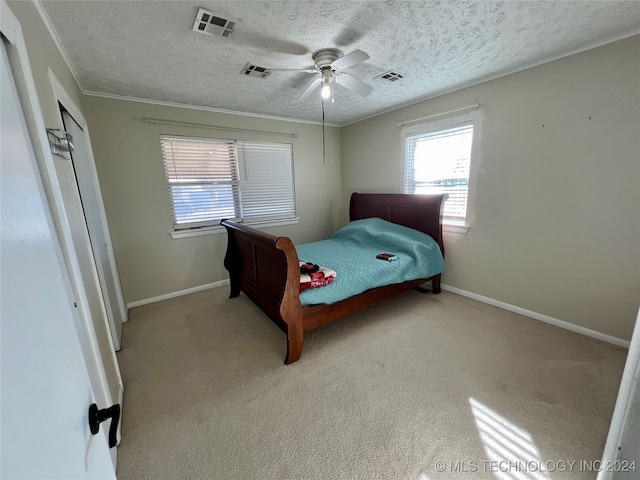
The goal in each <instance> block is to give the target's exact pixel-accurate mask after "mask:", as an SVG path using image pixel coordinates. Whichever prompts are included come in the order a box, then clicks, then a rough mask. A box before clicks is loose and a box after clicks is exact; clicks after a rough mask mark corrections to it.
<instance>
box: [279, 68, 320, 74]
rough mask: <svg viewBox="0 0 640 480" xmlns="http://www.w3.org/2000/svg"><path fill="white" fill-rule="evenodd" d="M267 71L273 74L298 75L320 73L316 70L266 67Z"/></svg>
mask: <svg viewBox="0 0 640 480" xmlns="http://www.w3.org/2000/svg"><path fill="white" fill-rule="evenodd" d="M266 68H267V70H271V71H272V72H298V73H318V70H316V69H315V68H271V67H266Z"/></svg>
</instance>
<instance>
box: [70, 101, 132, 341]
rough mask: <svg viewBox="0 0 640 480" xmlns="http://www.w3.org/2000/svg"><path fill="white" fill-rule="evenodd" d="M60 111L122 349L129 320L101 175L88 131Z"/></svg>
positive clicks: (112, 322) (108, 307) (112, 324)
mask: <svg viewBox="0 0 640 480" xmlns="http://www.w3.org/2000/svg"><path fill="white" fill-rule="evenodd" d="M61 113H62V120H63V122H64V127H65V130H66V131H67V132H69V133H70V134H71V136H72V137H73V144H74V146H75V150H74V151H73V152H72V153H71V161H72V165H71V167H72V169H73V172H74V174H75V180H76V188H77V190H78V193H79V195H80V200H81V202H82V208H83V213H84V218H85V222H86V226H87V231H88V233H89V238H90V241H91V248H92V250H93V257H94V261H95V266H96V270H97V273H98V278H99V280H100V289H101V291H102V297H103V299H104V305H105V308H106V311H107V312H106V313H107V317H108V320H109V326H110V327H111V328H110V330H111V337H112V340H113V344H114V347H115V349H116V350H120V341H121V338H122V323H123V322H124V321H126V308H125V307H124V300H123V295H122V290H121V286H120V278H119V275H118V270H117V266H116V263H115V256H113V255H110V253H111V249H112V247H111V237H110V235H109V232H108V229H107V228H106V217H105V215H104V208H103V206H102V203H101V201H100V198H101V193H100V190H99V188H100V187H99V186H98V185H99V184H98V178H97V174H96V172H95V171H94V169H92V168H91V167H92V166H93V165H92V162H91V160H90V158H91V156H90V149H89V147H88V145H87V140H86V138H87V137H86V135H85V132H84V131H83V129H82V128H81V127H80V125H79V124H78V122H76V120H75V119H74V118H73V117H72V116H71V114H70V113H69V112H68V111H66V110H63V111H62V112H61ZM103 222H104V223H103Z"/></svg>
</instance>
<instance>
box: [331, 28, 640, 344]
mask: <svg viewBox="0 0 640 480" xmlns="http://www.w3.org/2000/svg"><path fill="white" fill-rule="evenodd" d="M639 86H640V36H636V37H633V38H630V39H626V40H623V41H620V42H616V43H613V44H610V45H607V46H604V47H600V48H597V49H593V50H590V51H587V52H584V53H581V54H577V55H573V56H570V57H567V58H564V59H561V60H558V61H555V62H552V63H548V64H545V65H542V66H539V67H535V68H531V69H529V70H526V71H522V72H519V73H516V74H513V75H509V76H507V77H503V78H500V79H497V80H493V81H489V82H486V83H483V84H480V85H477V86H474V87H471V88H467V89H464V90H461V91H458V92H455V93H451V94H448V95H445V96H441V97H439V98H436V99H433V100H429V101H425V102H422V103H419V104H416V105H412V106H409V107H406V108H402V109H399V110H396V111H393V112H390V113H387V114H384V115H381V116H378V117H375V118H371V119H368V120H365V121H362V122H359V123H356V124H353V125H349V126H347V127H344V128H343V129H342V132H341V133H342V183H343V207H344V208H346V199H347V198H348V195H350V193H351V192H353V191H359V192H376V191H381V192H401V191H402V188H403V186H402V179H403V159H402V151H403V150H402V144H403V138H402V135H401V128H400V127H398V126H397V122H398V121H403V120H407V119H412V118H418V117H422V116H426V115H429V114H431V113H437V112H440V111H446V110H448V109H452V108H456V107H458V106H462V105H467V104H471V103H474V102H476V101H479V102H480V103H481V104H482V109H483V114H484V124H483V139H482V144H481V152H482V154H481V163H480V173H479V176H478V178H477V184H476V198H475V199H473V202H474V207H475V211H476V215H475V224H474V225H473V226H472V227H471V229H470V230H469V232H468V233H467V234H447V235H446V236H445V246H446V252H447V259H446V260H447V271H446V272H445V274H444V278H443V281H444V283H446V284H448V285H451V286H453V287H457V288H459V289H462V290H466V291H469V292H473V293H476V294H479V295H483V296H485V297H489V298H492V299H495V300H499V301H502V302H505V303H507V304H511V305H515V306H518V307H521V308H524V309H527V310H531V311H533V312H537V313H540V314H543V315H547V316H550V317H554V318H556V319H559V320H562V321H566V322H570V323H573V324H575V325H579V326H582V327H585V328H588V329H592V330H596V331H598V332H602V333H605V334H607V335H612V336H614V337H618V338H622V339H625V340H629V339H630V338H631V332H632V329H633V324H634V319H635V313H636V312H637V309H638V303H639V301H640V88H639ZM345 217H346V211H343V213H342V217H341V218H343V219H344V218H345Z"/></svg>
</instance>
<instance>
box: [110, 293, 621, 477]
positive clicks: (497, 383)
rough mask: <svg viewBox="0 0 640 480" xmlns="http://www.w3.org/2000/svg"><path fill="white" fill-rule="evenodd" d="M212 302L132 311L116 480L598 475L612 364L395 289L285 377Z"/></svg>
mask: <svg viewBox="0 0 640 480" xmlns="http://www.w3.org/2000/svg"><path fill="white" fill-rule="evenodd" d="M227 296H228V289H227V288H218V289H214V290H207V291H204V292H200V293H196V294H193V295H189V296H184V297H180V298H176V299H172V300H167V301H164V302H160V303H156V304H152V305H146V306H143V307H138V308H135V309H133V310H132V311H131V312H130V320H129V322H128V323H127V324H126V325H125V327H124V334H123V349H122V351H121V352H119V353H118V359H119V362H120V367H121V370H122V376H123V380H124V385H125V400H124V413H123V414H124V423H123V432H122V433H123V440H122V443H121V445H120V447H119V450H118V455H119V459H118V478H120V479H121V480H128V479H323V480H328V479H349V480H351V479H367V480H373V479H385V480H386V479H410V480H426V479H431V480H435V479H441V478H447V479H448V478H461V479H466V480H471V479H476V478H523V479H529V478H531V479H534V478H540V479H548V478H552V479H556V478H562V479H564V478H571V479H572V478H590V479H592V478H595V476H596V473H594V472H593V471H589V466H590V464H589V463H588V462H592V461H595V460H598V459H600V457H601V455H602V449H603V447H604V442H605V439H606V435H607V430H608V425H609V421H610V418H611V414H612V411H613V406H614V403H615V398H616V395H617V391H618V385H619V381H620V377H621V375H622V369H623V366H624V361H625V357H626V350H623V349H620V348H617V347H613V346H611V345H608V344H605V343H601V342H598V341H596V340H592V339H590V338H587V337H583V336H581V335H578V334H574V333H571V332H568V331H565V330H561V329H558V328H556V327H553V326H550V325H546V324H543V323H540V322H537V321H535V320H531V319H528V318H525V317H522V316H519V315H516V314H512V313H509V312H506V311H503V310H500V309H497V308H494V307H491V306H488V305H485V304H482V303H478V302H475V301H473V300H469V299H466V298H464V297H460V296H458V295H455V294H452V293H448V292H443V293H442V294H440V295H433V294H431V293H426V294H421V293H418V292H415V291H410V292H407V293H405V294H402V295H400V296H398V297H396V298H394V299H391V300H389V301H387V302H386V303H383V304H381V305H380V306H378V307H373V308H371V309H368V310H365V311H363V312H360V313H358V314H355V315H353V316H351V317H349V318H345V319H342V320H340V321H338V322H335V323H333V324H331V325H327V326H325V327H322V328H320V329H318V330H315V331H313V332H309V333H308V334H306V336H305V347H304V350H303V352H302V357H301V359H300V360H299V361H298V362H297V363H294V364H292V365H289V366H285V365H284V364H283V359H284V354H285V337H284V333H282V332H281V331H280V330H279V329H278V328H277V327H276V326H275V325H274V324H273V323H272V322H271V321H270V320H269V319H268V318H267V317H266V316H265V315H264V314H262V312H261V311H260V310H258V308H257V307H255V305H253V304H252V303H251V302H250V301H249V300H248V299H247V298H246V297H245V296H244V295H241V296H240V297H239V298H235V299H228V298H227ZM563 461H566V462H577V463H575V464H573V466H571V463H567V464H563V463H561V462H563ZM438 462H444V463H438ZM581 462H582V463H581ZM541 469H545V470H547V471H546V472H545V471H539V470H541ZM439 470H444V471H439ZM548 470H554V471H548Z"/></svg>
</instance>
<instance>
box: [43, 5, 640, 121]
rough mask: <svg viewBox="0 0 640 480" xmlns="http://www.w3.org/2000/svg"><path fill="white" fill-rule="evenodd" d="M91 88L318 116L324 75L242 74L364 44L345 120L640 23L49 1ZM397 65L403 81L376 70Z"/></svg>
mask: <svg viewBox="0 0 640 480" xmlns="http://www.w3.org/2000/svg"><path fill="white" fill-rule="evenodd" d="M42 5H43V6H44V8H45V10H46V13H47V15H48V16H49V19H50V21H51V24H52V25H53V27H54V28H55V30H56V32H57V34H58V36H59V38H60V40H61V42H62V45H63V47H64V49H65V50H66V52H67V55H68V58H69V59H70V61H71V64H72V65H73V68H74V70H75V72H76V75H77V78H78V79H79V81H80V83H81V87H82V89H83V90H84V91H85V92H95V93H102V94H110V95H120V96H130V97H136V98H143V99H149V100H158V101H165V102H174V103H181V104H189V105H197V106H204V107H212V108H217V109H225V110H233V111H239V112H248V113H257V114H263V115H269V116H277V117H284V118H292V119H300V120H308V121H319V120H321V117H322V111H321V102H320V94H319V92H315V93H314V94H312V95H309V96H308V97H307V98H305V99H304V100H303V101H296V98H297V97H298V96H299V95H300V93H301V92H302V91H303V90H304V89H305V88H306V87H307V85H308V84H309V83H310V82H311V81H312V80H313V79H314V78H315V77H314V76H313V75H309V74H305V73H296V72H274V73H273V74H271V75H270V76H269V77H268V78H266V79H260V78H254V77H247V76H243V75H241V74H240V71H241V70H242V68H243V66H244V65H245V64H246V63H247V62H251V63H254V64H257V65H260V66H266V67H272V68H308V67H312V66H313V61H312V60H311V53H312V52H314V51H315V50H317V49H320V48H326V47H334V48H339V49H341V50H342V51H343V52H344V53H345V54H348V53H349V52H351V51H353V50H354V49H360V50H363V51H365V52H367V53H368V54H369V55H370V58H369V59H368V60H367V61H365V62H363V63H360V64H358V65H356V66H353V67H351V68H349V69H347V70H346V71H347V72H348V73H349V74H351V75H353V76H354V77H356V78H359V79H361V80H362V81H364V82H366V83H368V84H370V85H372V86H373V87H374V89H373V93H371V94H370V95H369V96H368V97H367V98H362V97H360V96H358V95H357V94H354V93H352V92H350V91H347V90H345V89H344V88H336V92H335V102H334V103H333V104H328V105H326V107H325V113H326V119H327V122H329V123H332V124H338V125H344V124H347V123H351V122H353V121H356V120H358V119H362V118H366V117H369V116H372V115H375V114H377V113H380V112H383V111H385V110H389V109H392V108H394V107H396V106H400V105H403V104H408V103H411V102H413V101H416V100H418V99H420V98H426V97H429V96H432V95H434V94H436V93H438V92H442V91H445V90H447V89H451V88H453V87H456V86H459V85H465V84H469V83H473V82H477V81H479V80H482V79H484V78H490V77H494V76H497V75H500V74H502V73H505V72H510V71H515V70H518V69H521V68H523V67H526V66H528V65H534V64H537V63H540V62H543V61H546V60H549V59H553V58H557V57H559V56H562V55H563V54H566V53H567V52H572V51H576V50H579V49H582V48H584V47H585V46H589V45H592V44H597V43H601V42H604V41H607V40H610V39H612V38H617V37H620V36H622V35H625V34H627V33H628V32H632V31H636V33H637V32H638V31H640V30H638V28H639V27H640V2H638V1H636V0H634V1H516V0H512V1H498V2H482V1H478V2H469V1H393V0H389V1H369V2H361V1H277V2H276V1H262V2H248V1H227V2H212V1H200V2H192V1H136V2H133V1H115V2H113V1H85V2H77V1H51V0H48V1H43V2H42ZM198 7H203V8H207V9H209V10H211V11H213V12H214V13H215V14H216V15H219V16H222V17H225V18H228V17H231V18H233V19H237V20H238V23H237V25H236V33H237V34H238V35H237V38H236V39H235V40H234V38H233V37H234V34H232V36H231V37H230V38H228V39H225V38H222V37H214V36H207V35H202V34H199V33H196V32H194V31H192V26H193V22H194V18H195V15H196V13H197V11H198ZM389 70H394V71H397V72H399V73H401V74H402V75H404V78H403V79H402V80H400V81H396V82H394V83H385V82H382V81H380V80H375V79H374V77H376V76H378V75H380V74H382V73H384V72H387V71H389Z"/></svg>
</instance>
